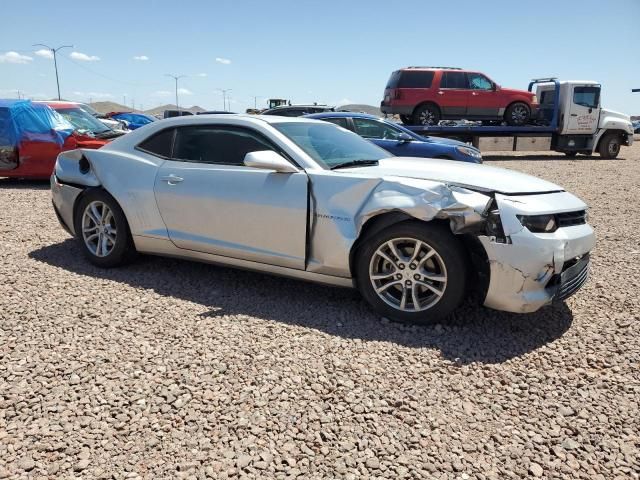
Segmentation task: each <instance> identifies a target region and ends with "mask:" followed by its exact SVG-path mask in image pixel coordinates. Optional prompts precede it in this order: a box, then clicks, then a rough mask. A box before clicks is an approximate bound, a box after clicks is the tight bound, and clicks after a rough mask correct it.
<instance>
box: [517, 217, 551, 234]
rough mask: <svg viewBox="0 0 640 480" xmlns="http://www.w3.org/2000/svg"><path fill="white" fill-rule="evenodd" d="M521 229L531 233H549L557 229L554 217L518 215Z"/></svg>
mask: <svg viewBox="0 0 640 480" xmlns="http://www.w3.org/2000/svg"><path fill="white" fill-rule="evenodd" d="M517 217H518V220H520V223H521V224H522V226H523V227H527V228H528V229H529V231H530V232H533V233H551V232H555V231H556V230H557V229H558V224H557V222H556V216H555V215H552V214H550V215H518V216H517Z"/></svg>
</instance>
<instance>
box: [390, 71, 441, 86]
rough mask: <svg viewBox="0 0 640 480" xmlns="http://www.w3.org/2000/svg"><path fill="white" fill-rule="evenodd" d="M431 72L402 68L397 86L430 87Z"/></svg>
mask: <svg viewBox="0 0 640 480" xmlns="http://www.w3.org/2000/svg"><path fill="white" fill-rule="evenodd" d="M432 81H433V72H431V71H427V72H421V71H415V72H414V71H411V70H404V71H403V72H402V76H401V77H400V80H399V81H398V86H397V88H430V87H431V82H432Z"/></svg>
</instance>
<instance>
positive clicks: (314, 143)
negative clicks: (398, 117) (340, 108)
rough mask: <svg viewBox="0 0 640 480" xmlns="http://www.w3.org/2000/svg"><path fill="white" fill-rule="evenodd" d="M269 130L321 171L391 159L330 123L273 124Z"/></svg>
mask: <svg viewBox="0 0 640 480" xmlns="http://www.w3.org/2000/svg"><path fill="white" fill-rule="evenodd" d="M272 125H273V127H274V128H275V129H276V130H278V131H280V132H281V133H283V134H284V135H285V136H287V137H288V138H289V139H291V141H293V143H295V144H296V145H297V146H298V147H300V148H301V149H302V150H304V152H305V153H306V154H307V155H309V156H310V157H311V158H313V159H314V160H315V161H316V162H318V163H319V164H320V165H322V166H324V167H325V168H333V167H335V166H337V165H340V164H342V163H348V162H353V161H362V160H381V159H383V158H389V157H392V156H393V155H392V154H390V153H389V152H387V151H386V150H383V149H382V148H380V147H377V146H375V145H374V144H373V143H370V142H368V141H367V140H365V139H363V138H362V137H360V136H358V135H356V134H355V133H353V132H350V131H348V130H345V129H344V128H341V127H338V126H336V125H333V124H331V123H306V122H304V123H303V122H299V123H298V122H296V123H293V122H292V123H274V124H272Z"/></svg>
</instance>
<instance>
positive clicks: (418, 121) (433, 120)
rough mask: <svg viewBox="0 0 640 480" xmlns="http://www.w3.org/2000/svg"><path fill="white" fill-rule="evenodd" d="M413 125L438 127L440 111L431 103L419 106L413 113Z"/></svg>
mask: <svg viewBox="0 0 640 480" xmlns="http://www.w3.org/2000/svg"><path fill="white" fill-rule="evenodd" d="M412 121H413V124H414V125H438V122H439V121H440V109H439V108H438V107H437V106H436V105H434V104H433V103H427V104H425V105H420V106H419V107H418V108H416V110H415V112H413V118H412Z"/></svg>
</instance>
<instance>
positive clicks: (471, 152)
mask: <svg viewBox="0 0 640 480" xmlns="http://www.w3.org/2000/svg"><path fill="white" fill-rule="evenodd" d="M456 150H458V152H460V153H462V154H463V155H468V156H469V157H473V158H477V159H479V160H482V154H481V153H480V150H476V149H475V148H471V147H456Z"/></svg>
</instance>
